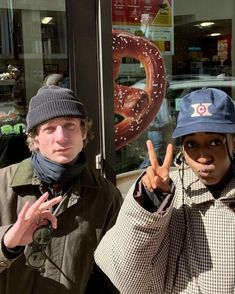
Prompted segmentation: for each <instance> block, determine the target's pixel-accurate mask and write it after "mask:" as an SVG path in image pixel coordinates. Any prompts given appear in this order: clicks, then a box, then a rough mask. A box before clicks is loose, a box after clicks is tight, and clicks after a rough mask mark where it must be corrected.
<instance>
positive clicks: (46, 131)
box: [43, 126, 55, 134]
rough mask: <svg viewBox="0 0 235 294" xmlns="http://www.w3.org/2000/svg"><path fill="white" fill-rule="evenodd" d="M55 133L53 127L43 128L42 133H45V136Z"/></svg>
mask: <svg viewBox="0 0 235 294" xmlns="http://www.w3.org/2000/svg"><path fill="white" fill-rule="evenodd" d="M54 131H55V127H53V126H48V127H45V128H44V129H43V132H45V133H47V134H51V133H53V132H54Z"/></svg>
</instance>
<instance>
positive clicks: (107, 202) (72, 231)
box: [0, 158, 122, 294]
mask: <svg viewBox="0 0 235 294" xmlns="http://www.w3.org/2000/svg"><path fill="white" fill-rule="evenodd" d="M0 183H1V185H0V240H2V236H3V235H4V233H5V232H6V230H7V229H8V228H9V227H10V225H11V224H13V223H14V222H15V221H16V219H17V214H18V213H19V211H20V210H21V208H22V207H23V205H24V203H25V202H26V201H30V202H31V203H33V202H35V200H36V199H37V198H38V197H39V196H40V195H41V193H40V191H39V184H40V182H39V180H38V179H37V177H36V176H35V175H34V173H33V169H32V165H31V160H30V158H28V159H26V160H24V161H22V162H21V163H19V164H14V165H11V166H8V167H6V168H2V169H0ZM121 202H122V196H121V194H120V192H119V191H118V189H117V188H116V187H115V186H114V185H113V184H112V183H111V182H109V181H108V180H107V179H105V178H103V177H101V176H99V175H98V174H97V173H96V172H95V171H94V170H92V169H91V168H90V167H88V166H87V165H86V167H85V169H84V170H83V171H82V173H81V175H80V176H79V178H78V180H77V182H76V183H74V184H73V186H72V189H71V192H70V193H69V194H68V195H67V196H65V197H64V199H63V203H62V205H61V207H60V209H59V210H58V213H57V214H56V215H57V219H58V228H57V229H56V230H54V231H53V238H52V241H51V243H50V245H49V246H48V248H47V249H48V250H47V254H48V255H49V257H50V259H51V260H52V261H53V263H54V265H53V264H52V263H51V262H50V261H48V260H47V261H46V265H45V273H43V274H42V273H40V272H39V271H38V270H36V269H33V268H31V267H29V266H27V265H26V264H25V263H26V258H25V253H26V252H27V250H28V249H29V248H28V247H26V248H25V251H24V254H21V255H20V256H19V257H18V258H16V259H14V260H9V259H7V258H6V257H5V256H4V254H3V252H2V246H1V245H0V293H1V294H47V293H50V294H54V293H55V294H68V293H69V294H70V293H71V294H72V293H78V294H82V293H85V292H86V290H85V289H86V286H87V283H88V280H89V277H90V275H91V272H92V268H93V264H94V257H93V254H94V250H95V248H96V247H97V245H98V243H99V241H100V240H101V238H102V236H103V235H104V234H105V232H106V231H107V230H108V229H109V228H110V227H112V226H113V224H114V223H115V220H116V217H117V214H118V211H119V208H120V206H121ZM55 265H56V266H55Z"/></svg>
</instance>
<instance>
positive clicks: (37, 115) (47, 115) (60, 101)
mask: <svg viewBox="0 0 235 294" xmlns="http://www.w3.org/2000/svg"><path fill="white" fill-rule="evenodd" d="M67 116H71V117H79V118H81V119H85V118H86V117H87V115H86V110H85V108H84V105H83V104H82V103H81V102H80V101H79V100H78V98H77V97H76V96H75V94H74V92H73V91H72V90H70V89H67V88H61V87H58V86H54V85H51V86H43V87H41V88H40V89H39V90H38V92H37V94H36V95H35V96H33V97H32V98H31V100H30V102H29V111H28V113H27V116H26V121H27V130H26V131H27V133H28V132H30V131H31V130H32V129H33V128H35V127H37V126H38V125H40V124H41V123H43V122H45V121H48V120H50V119H53V118H57V117H67Z"/></svg>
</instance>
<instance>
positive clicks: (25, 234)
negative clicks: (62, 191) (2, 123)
mask: <svg viewBox="0 0 235 294" xmlns="http://www.w3.org/2000/svg"><path fill="white" fill-rule="evenodd" d="M48 195H49V194H48V193H47V192H46V193H44V194H43V195H42V196H41V197H40V198H39V199H38V200H37V201H36V202H35V203H33V204H32V205H31V206H30V204H29V202H26V203H25V205H24V206H23V208H22V210H21V211H20V213H19V215H18V218H17V221H16V223H15V224H14V225H13V226H12V227H11V228H10V229H9V230H8V231H7V232H6V234H5V235H4V239H3V242H4V244H5V246H6V247H7V248H14V247H16V246H25V245H27V244H30V243H31V242H32V236H33V233H34V231H35V230H36V229H37V228H38V227H40V226H43V225H46V224H48V223H49V222H50V223H51V225H52V227H53V228H54V229H56V227H57V219H56V217H55V216H54V215H53V214H52V212H51V211H50V208H51V207H52V206H53V205H55V204H57V203H59V202H60V201H61V200H62V197H61V196H58V197H55V198H53V199H51V200H48V201H47V198H48Z"/></svg>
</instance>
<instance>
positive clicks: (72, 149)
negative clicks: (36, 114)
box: [34, 117, 87, 164]
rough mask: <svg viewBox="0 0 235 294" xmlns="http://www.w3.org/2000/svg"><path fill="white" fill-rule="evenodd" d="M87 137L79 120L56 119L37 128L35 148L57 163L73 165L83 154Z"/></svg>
mask: <svg viewBox="0 0 235 294" xmlns="http://www.w3.org/2000/svg"><path fill="white" fill-rule="evenodd" d="M86 136H87V133H86V131H85V130H84V129H83V128H81V120H80V119H79V118H73V117H60V118H55V119H51V120H49V121H47V122H45V123H42V124H41V125H40V126H38V127H37V135H36V137H35V143H34V147H35V148H36V149H38V150H39V151H40V152H41V154H42V155H43V156H45V157H47V158H48V159H50V160H53V161H55V162H57V163H61V164H66V163H72V162H73V161H74V160H75V159H76V158H77V156H78V154H79V153H80V152H81V150H82V148H83V140H84V139H85V138H86Z"/></svg>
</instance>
